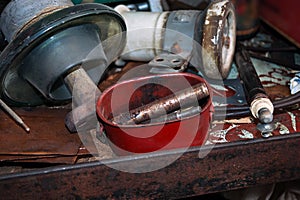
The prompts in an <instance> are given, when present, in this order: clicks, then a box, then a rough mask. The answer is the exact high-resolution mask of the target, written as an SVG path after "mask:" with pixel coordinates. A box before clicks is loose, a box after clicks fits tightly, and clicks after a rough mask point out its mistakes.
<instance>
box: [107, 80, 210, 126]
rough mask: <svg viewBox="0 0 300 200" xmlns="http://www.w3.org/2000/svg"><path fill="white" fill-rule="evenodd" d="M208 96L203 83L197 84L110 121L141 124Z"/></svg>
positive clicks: (186, 106)
mask: <svg viewBox="0 0 300 200" xmlns="http://www.w3.org/2000/svg"><path fill="white" fill-rule="evenodd" d="M207 96H209V91H208V88H207V86H206V85H205V84H204V83H199V84H196V85H194V86H192V87H191V88H187V89H184V90H181V91H179V92H176V93H175V94H171V95H169V96H167V97H165V98H162V99H158V100H156V101H153V102H152V103H149V104H147V105H144V106H141V107H139V108H136V109H133V110H131V111H129V113H128V112H127V113H121V114H120V115H118V116H116V117H114V118H113V119H112V121H113V123H115V124H139V123H141V122H144V121H147V120H150V119H153V118H158V117H161V116H164V115H165V114H166V113H171V112H173V111H176V110H178V109H179V108H188V107H189V106H191V105H193V104H194V103H195V100H197V103H198V101H199V100H201V99H204V98H205V97H207Z"/></svg>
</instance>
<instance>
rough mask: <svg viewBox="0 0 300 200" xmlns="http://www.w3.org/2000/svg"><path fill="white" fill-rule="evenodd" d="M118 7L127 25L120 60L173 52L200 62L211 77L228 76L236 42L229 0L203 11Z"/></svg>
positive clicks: (193, 61) (142, 58) (233, 16)
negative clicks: (158, 10) (125, 38)
mask: <svg viewBox="0 0 300 200" xmlns="http://www.w3.org/2000/svg"><path fill="white" fill-rule="evenodd" d="M115 10H117V11H118V12H119V13H120V14H121V15H122V16H123V17H124V19H125V22H126V25H127V28H128V29H127V43H126V46H125V49H124V51H123V53H122V55H121V59H123V60H135V61H151V60H153V59H154V58H155V57H156V56H161V55H163V57H164V54H165V53H171V54H177V55H180V56H181V57H183V58H184V59H186V60H187V61H191V63H197V64H198V65H200V66H194V67H200V68H201V70H202V71H203V72H204V74H205V75H206V76H207V77H209V78H213V79H223V78H226V77H227V76H228V74H229V71H230V68H231V64H232V60H233V56H234V50H235V42H236V18H235V10H234V6H233V4H232V3H231V2H230V1H229V0H217V1H212V2H211V3H210V4H209V5H208V6H207V8H206V9H204V10H177V11H171V12H157V13H155V12H132V11H130V10H129V9H128V8H126V7H124V6H122V5H120V6H117V7H116V8H115ZM167 57H168V56H167ZM158 60H161V59H158ZM154 61H155V59H154ZM157 64H158V65H159V64H160V63H159V62H157ZM171 64H172V63H171Z"/></svg>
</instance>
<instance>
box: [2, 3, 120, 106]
mask: <svg viewBox="0 0 300 200" xmlns="http://www.w3.org/2000/svg"><path fill="white" fill-rule="evenodd" d="M1 29H2V31H3V33H4V35H5V37H6V39H7V40H8V41H9V44H8V45H7V47H6V48H5V49H4V50H3V52H2V53H1V55H0V80H1V83H0V84H1V87H0V90H1V97H2V98H3V99H5V100H6V101H7V102H8V103H10V104H13V105H17V106H24V105H25V106H36V105H41V104H48V105H53V104H61V103H65V102H67V101H69V100H70V99H71V98H72V94H71V93H72V91H70V90H71V89H72V88H73V87H72V86H71V87H70V86H69V85H67V84H69V83H70V82H72V80H70V79H74V74H84V75H83V76H82V77H81V75H77V77H76V78H79V79H92V83H97V82H98V81H99V80H100V78H101V75H102V73H103V72H104V71H105V69H106V67H107V66H108V65H109V64H110V63H111V62H112V61H113V59H115V57H117V56H118V55H119V54H120V53H121V51H122V49H123V47H124V46H125V37H126V36H125V35H124V34H122V33H123V32H124V31H125V30H126V25H125V22H124V20H123V18H122V17H121V16H120V15H119V14H118V13H117V12H115V11H114V10H113V9H111V8H109V7H107V6H104V5H102V4H82V5H76V6H74V5H73V3H72V2H71V1H70V0H59V1H58V0H50V1H49V0H41V1H34V0H27V1H22V0H12V1H11V2H10V3H9V4H8V5H7V7H6V8H5V9H4V11H3V12H2V15H1ZM78 69H83V70H80V71H79V72H80V73H73V72H75V71H77V70H78ZM86 73H87V76H85V75H86ZM71 74H73V75H71ZM84 77H85V78H84ZM83 82H88V83H89V81H83Z"/></svg>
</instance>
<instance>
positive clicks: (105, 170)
mask: <svg viewBox="0 0 300 200" xmlns="http://www.w3.org/2000/svg"><path fill="white" fill-rule="evenodd" d="M299 142H300V135H299V134H293V135H290V136H284V137H283V136H281V137H276V138H275V137H274V138H272V139H269V140H262V139H259V140H256V141H250V142H237V143H230V144H226V145H217V146H215V148H214V149H212V151H211V152H210V153H209V154H208V155H207V156H205V157H204V158H199V153H200V155H201V153H205V152H206V151H207V150H209V149H210V148H202V149H201V150H200V149H197V148H195V149H191V150H190V151H189V152H187V153H185V154H184V155H183V156H182V157H181V158H180V159H179V160H177V161H176V162H174V163H173V164H171V165H170V166H168V167H166V168H163V169H160V170H158V171H154V172H150V173H141V174H130V173H124V172H120V171H116V170H114V169H111V168H109V167H107V166H105V164H111V165H112V166H116V165H119V166H122V167H127V168H130V167H135V168H138V167H147V166H153V165H155V164H156V163H157V162H159V161H162V160H166V159H168V156H170V155H172V154H176V153H179V152H178V151H177V152H168V153H166V152H165V153H161V154H152V155H151V156H135V157H124V158H122V159H118V160H107V161H103V162H102V163H99V162H95V163H89V164H83V165H73V166H69V167H68V166H64V167H56V168H49V169H44V170H40V171H35V172H29V173H24V174H14V175H10V176H1V177H0V191H2V192H1V193H2V197H5V198H6V199H15V198H33V197H34V198H38V199H44V198H49V197H51V198H53V199H57V198H60V199H61V198H65V199H70V198H79V199H95V198H99V199H101V198H130V199H132V198H151V199H153V198H180V197H183V196H192V195H200V194H204V193H213V192H217V191H225V190H233V189H237V188H243V187H249V186H254V185H260V184H267V183H273V182H276V181H286V180H294V179H297V178H300V160H299V159H297V158H299V157H300V152H299V151H298V144H299Z"/></svg>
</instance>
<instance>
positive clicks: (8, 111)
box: [0, 99, 30, 133]
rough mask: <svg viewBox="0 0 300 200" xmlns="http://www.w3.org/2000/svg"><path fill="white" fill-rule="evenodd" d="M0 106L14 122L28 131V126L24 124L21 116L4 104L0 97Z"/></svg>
mask: <svg viewBox="0 0 300 200" xmlns="http://www.w3.org/2000/svg"><path fill="white" fill-rule="evenodd" d="M0 106H1V107H2V108H3V109H4V110H5V111H6V112H7V113H8V114H9V116H11V117H12V118H13V119H14V120H15V122H17V123H18V124H19V125H21V126H22V127H23V128H24V130H25V131H26V132H27V133H29V132H30V128H29V127H28V126H27V125H26V124H25V122H24V121H23V120H22V118H21V117H19V115H18V114H17V113H15V112H14V111H13V110H12V109H11V108H10V107H9V106H8V105H6V103H5V102H4V101H2V99H0Z"/></svg>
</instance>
